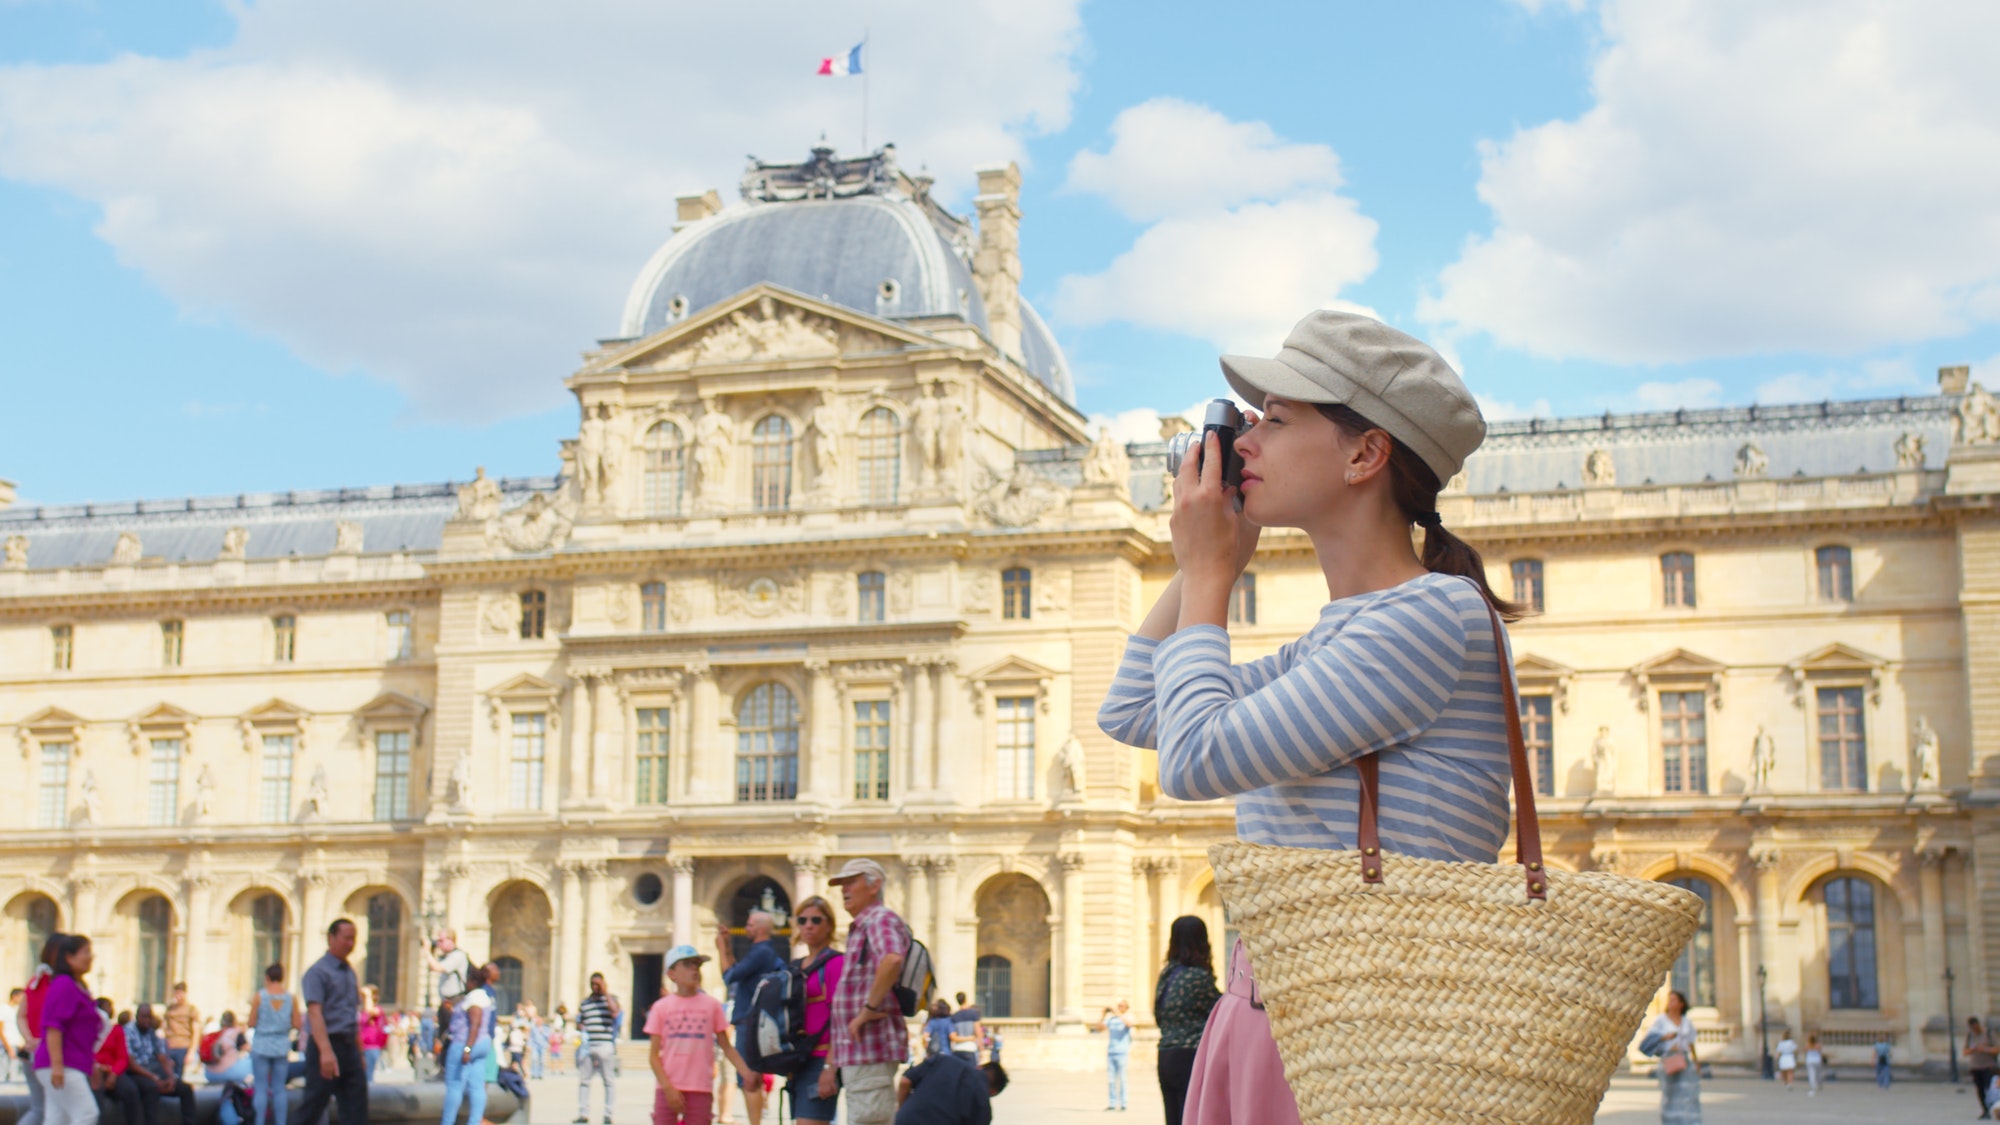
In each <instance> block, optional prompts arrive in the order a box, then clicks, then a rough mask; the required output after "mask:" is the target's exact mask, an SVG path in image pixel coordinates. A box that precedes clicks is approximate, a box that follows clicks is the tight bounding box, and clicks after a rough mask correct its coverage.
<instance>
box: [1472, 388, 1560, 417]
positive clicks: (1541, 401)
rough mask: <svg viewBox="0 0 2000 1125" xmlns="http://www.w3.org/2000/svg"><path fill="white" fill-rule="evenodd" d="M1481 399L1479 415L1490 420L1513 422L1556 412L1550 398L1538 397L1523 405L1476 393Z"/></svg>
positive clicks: (1476, 396) (1474, 396)
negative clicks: (1550, 403)
mask: <svg viewBox="0 0 2000 1125" xmlns="http://www.w3.org/2000/svg"><path fill="white" fill-rule="evenodd" d="M1472 397H1473V398H1475V399H1477V400H1478V401H1479V415H1480V417H1482V418H1485V419H1486V420H1487V421H1488V422H1511V421H1514V420H1516V419H1520V418H1548V417H1552V416H1554V414H1555V408H1554V407H1552V406H1550V405H1549V400H1548V399H1545V398H1538V399H1536V400H1535V401H1534V402H1533V403H1531V404H1529V405H1527V406H1522V405H1521V404H1519V403H1516V402H1506V401H1502V400H1501V399H1497V398H1489V397H1488V396H1486V395H1482V394H1474V395H1473V396H1472Z"/></svg>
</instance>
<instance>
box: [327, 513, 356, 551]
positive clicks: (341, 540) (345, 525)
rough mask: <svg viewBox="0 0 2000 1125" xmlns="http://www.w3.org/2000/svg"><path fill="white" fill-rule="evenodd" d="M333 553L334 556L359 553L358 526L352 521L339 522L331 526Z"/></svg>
mask: <svg viewBox="0 0 2000 1125" xmlns="http://www.w3.org/2000/svg"><path fill="white" fill-rule="evenodd" d="M333 553H334V554H336V555H358V554H360V553H361V525H360V524H358V523H356V522H354V521H353V520H341V521H340V522H338V523H336V524H334V525H333Z"/></svg>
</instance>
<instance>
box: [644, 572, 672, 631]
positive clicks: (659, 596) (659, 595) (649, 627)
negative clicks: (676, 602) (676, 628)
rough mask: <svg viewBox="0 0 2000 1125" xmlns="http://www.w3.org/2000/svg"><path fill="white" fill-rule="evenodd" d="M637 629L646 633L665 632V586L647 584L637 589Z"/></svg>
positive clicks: (654, 583)
mask: <svg viewBox="0 0 2000 1125" xmlns="http://www.w3.org/2000/svg"><path fill="white" fill-rule="evenodd" d="M639 628H641V629H643V630H645V631H646V632H648V633H664V632H666V631H667V584H666V583H665V582H648V583H646V584H645V585H643V586H641V587H639Z"/></svg>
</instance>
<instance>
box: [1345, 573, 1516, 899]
mask: <svg viewBox="0 0 2000 1125" xmlns="http://www.w3.org/2000/svg"><path fill="white" fill-rule="evenodd" d="M1486 616H1487V617H1488V618H1489V619H1490V620H1491V621H1492V622H1493V652H1494V659H1495V660H1496V661H1498V662H1499V664H1500V702H1501V706H1502V708H1503V709H1504V710H1505V711H1506V714H1507V756H1508V758H1509V760H1510V762H1511V764H1512V766H1513V770H1514V853H1515V855H1516V857H1517V858H1518V859H1519V860H1520V863H1521V869H1522V872H1523V873H1524V874H1525V875H1526V876H1527V879H1528V897H1529V898H1531V899H1535V900H1537V901H1541V900H1546V899H1547V898H1548V897H1549V881H1548V877H1547V875H1546V874H1545V873H1544V870H1543V867H1542V822H1541V818H1540V817H1538V816H1536V815H1535V778H1534V775H1533V774H1532V773H1530V772H1529V771H1528V746H1527V740H1526V739H1524V738H1522V737H1521V700H1520V697H1519V696H1518V695H1517V694H1516V692H1515V689H1514V663H1513V659H1512V658H1511V656H1510V655H1509V653H1508V652H1507V642H1506V637H1507V634H1506V633H1505V631H1504V630H1502V628H1501V626H1500V614H1499V613H1497V612H1496V611H1495V610H1494V609H1493V606H1492V604H1491V603H1488V604H1487V606H1486ZM1354 768H1355V770H1356V772H1358V773H1359V774H1360V775H1361V815H1360V818H1359V823H1358V826H1357V830H1356V836H1357V839H1356V841H1355V842H1356V843H1358V844H1359V845H1360V846H1361V880H1362V882H1365V883H1379V882H1381V881H1382V833H1381V828H1380V825H1379V824H1378V823H1377V821H1376V813H1377V809H1378V808H1379V806H1380V804H1381V800H1382V763H1381V762H1380V761H1379V760H1378V759H1377V757H1376V755H1374V754H1369V755H1367V756H1365V757H1362V758H1360V759H1357V760H1356V761H1355V763H1354Z"/></svg>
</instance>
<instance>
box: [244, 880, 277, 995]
mask: <svg viewBox="0 0 2000 1125" xmlns="http://www.w3.org/2000/svg"><path fill="white" fill-rule="evenodd" d="M284 959H285V900H284V899H281V898H279V897H278V896H277V895H258V896H257V897H256V898H254V899H252V900H251V902H250V981H249V983H247V984H245V985H244V986H243V987H245V988H247V989H249V990H251V991H252V992H255V991H256V990H257V989H259V988H262V987H263V986H264V969H265V967H266V966H269V965H275V964H278V963H279V962H281V961H283V960H284Z"/></svg>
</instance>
